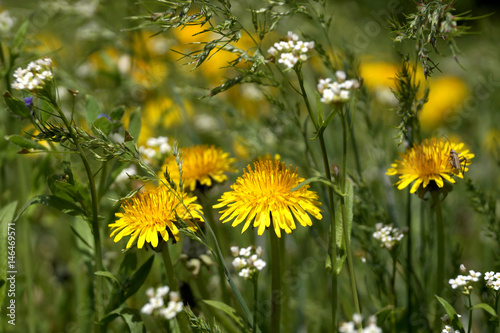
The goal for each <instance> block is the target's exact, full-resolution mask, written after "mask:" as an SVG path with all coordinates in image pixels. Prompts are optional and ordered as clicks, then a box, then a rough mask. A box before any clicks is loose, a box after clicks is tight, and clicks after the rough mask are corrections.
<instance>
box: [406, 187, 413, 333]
mask: <svg viewBox="0 0 500 333" xmlns="http://www.w3.org/2000/svg"><path fill="white" fill-rule="evenodd" d="M406 225H407V226H408V236H407V239H408V241H407V247H406V271H407V272H408V282H407V283H406V298H407V312H406V322H407V323H408V333H412V332H413V325H411V324H410V323H411V315H412V313H413V309H412V306H413V303H412V301H411V276H412V270H413V268H412V264H411V263H412V250H413V249H412V242H411V236H412V232H411V193H410V192H408V200H407V202H406Z"/></svg>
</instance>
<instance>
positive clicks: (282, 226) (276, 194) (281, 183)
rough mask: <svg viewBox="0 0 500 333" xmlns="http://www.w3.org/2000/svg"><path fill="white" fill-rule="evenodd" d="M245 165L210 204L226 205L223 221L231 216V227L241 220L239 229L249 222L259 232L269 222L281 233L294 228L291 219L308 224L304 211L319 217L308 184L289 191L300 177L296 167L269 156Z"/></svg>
mask: <svg viewBox="0 0 500 333" xmlns="http://www.w3.org/2000/svg"><path fill="white" fill-rule="evenodd" d="M247 169H248V170H244V173H243V175H242V176H241V177H239V178H238V179H237V180H236V183H235V184H233V185H232V186H231V188H232V191H229V192H226V193H224V194H223V195H222V198H221V199H219V201H220V203H218V204H217V205H215V206H214V208H222V207H224V206H227V208H226V209H224V210H223V211H221V214H222V216H221V218H220V219H221V221H222V222H223V223H225V222H228V221H232V220H234V221H233V223H232V226H233V227H235V226H237V225H239V224H240V223H241V222H243V221H245V224H244V226H243V230H242V233H243V232H244V231H245V230H247V229H248V227H249V226H250V225H251V224H252V226H253V227H254V228H258V230H257V233H258V234H259V235H262V234H263V233H264V230H265V229H266V228H267V227H271V223H272V228H273V229H274V232H275V233H276V235H277V236H278V237H281V230H284V231H285V232H286V233H287V234H289V233H291V232H292V230H294V229H296V225H295V221H297V222H299V223H300V224H301V225H302V226H310V225H312V221H311V218H310V217H309V215H308V213H309V214H311V215H312V216H314V217H315V218H316V219H318V220H321V219H322V216H321V210H320V209H319V206H320V205H321V203H320V202H319V201H318V195H317V194H316V192H313V191H310V190H309V186H308V185H304V186H302V187H301V188H299V189H297V190H295V191H292V189H293V188H294V187H295V186H297V185H299V184H300V183H301V182H302V181H304V179H303V178H300V177H299V176H298V174H297V170H295V171H293V170H292V167H291V166H290V167H289V168H288V169H287V168H286V166H285V163H283V162H281V161H270V160H266V161H256V162H254V169H253V170H252V168H251V167H250V165H249V166H248V167H247ZM252 222H253V223H252Z"/></svg>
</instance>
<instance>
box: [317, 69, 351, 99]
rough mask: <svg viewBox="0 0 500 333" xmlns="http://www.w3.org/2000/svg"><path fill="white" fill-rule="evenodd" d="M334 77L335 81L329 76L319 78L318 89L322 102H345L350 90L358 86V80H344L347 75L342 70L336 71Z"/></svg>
mask: <svg viewBox="0 0 500 333" xmlns="http://www.w3.org/2000/svg"><path fill="white" fill-rule="evenodd" d="M335 77H336V78H337V81H333V80H332V79H330V78H327V79H320V80H319V82H318V91H319V93H320V94H321V102H322V103H325V104H330V103H339V102H347V101H348V100H349V98H350V97H351V91H352V90H355V89H359V87H360V84H359V82H358V80H355V79H352V80H346V78H347V75H346V73H345V72H344V71H337V72H336V73H335Z"/></svg>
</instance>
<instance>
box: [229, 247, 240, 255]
mask: <svg viewBox="0 0 500 333" xmlns="http://www.w3.org/2000/svg"><path fill="white" fill-rule="evenodd" d="M238 253H240V248H239V247H237V246H231V254H232V255H233V257H236V256H238Z"/></svg>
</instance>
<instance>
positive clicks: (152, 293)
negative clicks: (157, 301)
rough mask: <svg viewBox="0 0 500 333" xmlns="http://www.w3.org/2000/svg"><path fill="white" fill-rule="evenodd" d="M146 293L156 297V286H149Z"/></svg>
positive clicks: (150, 296)
mask: <svg viewBox="0 0 500 333" xmlns="http://www.w3.org/2000/svg"><path fill="white" fill-rule="evenodd" d="M146 295H147V296H148V297H149V298H153V297H155V288H153V287H151V288H148V289H147V290H146Z"/></svg>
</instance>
